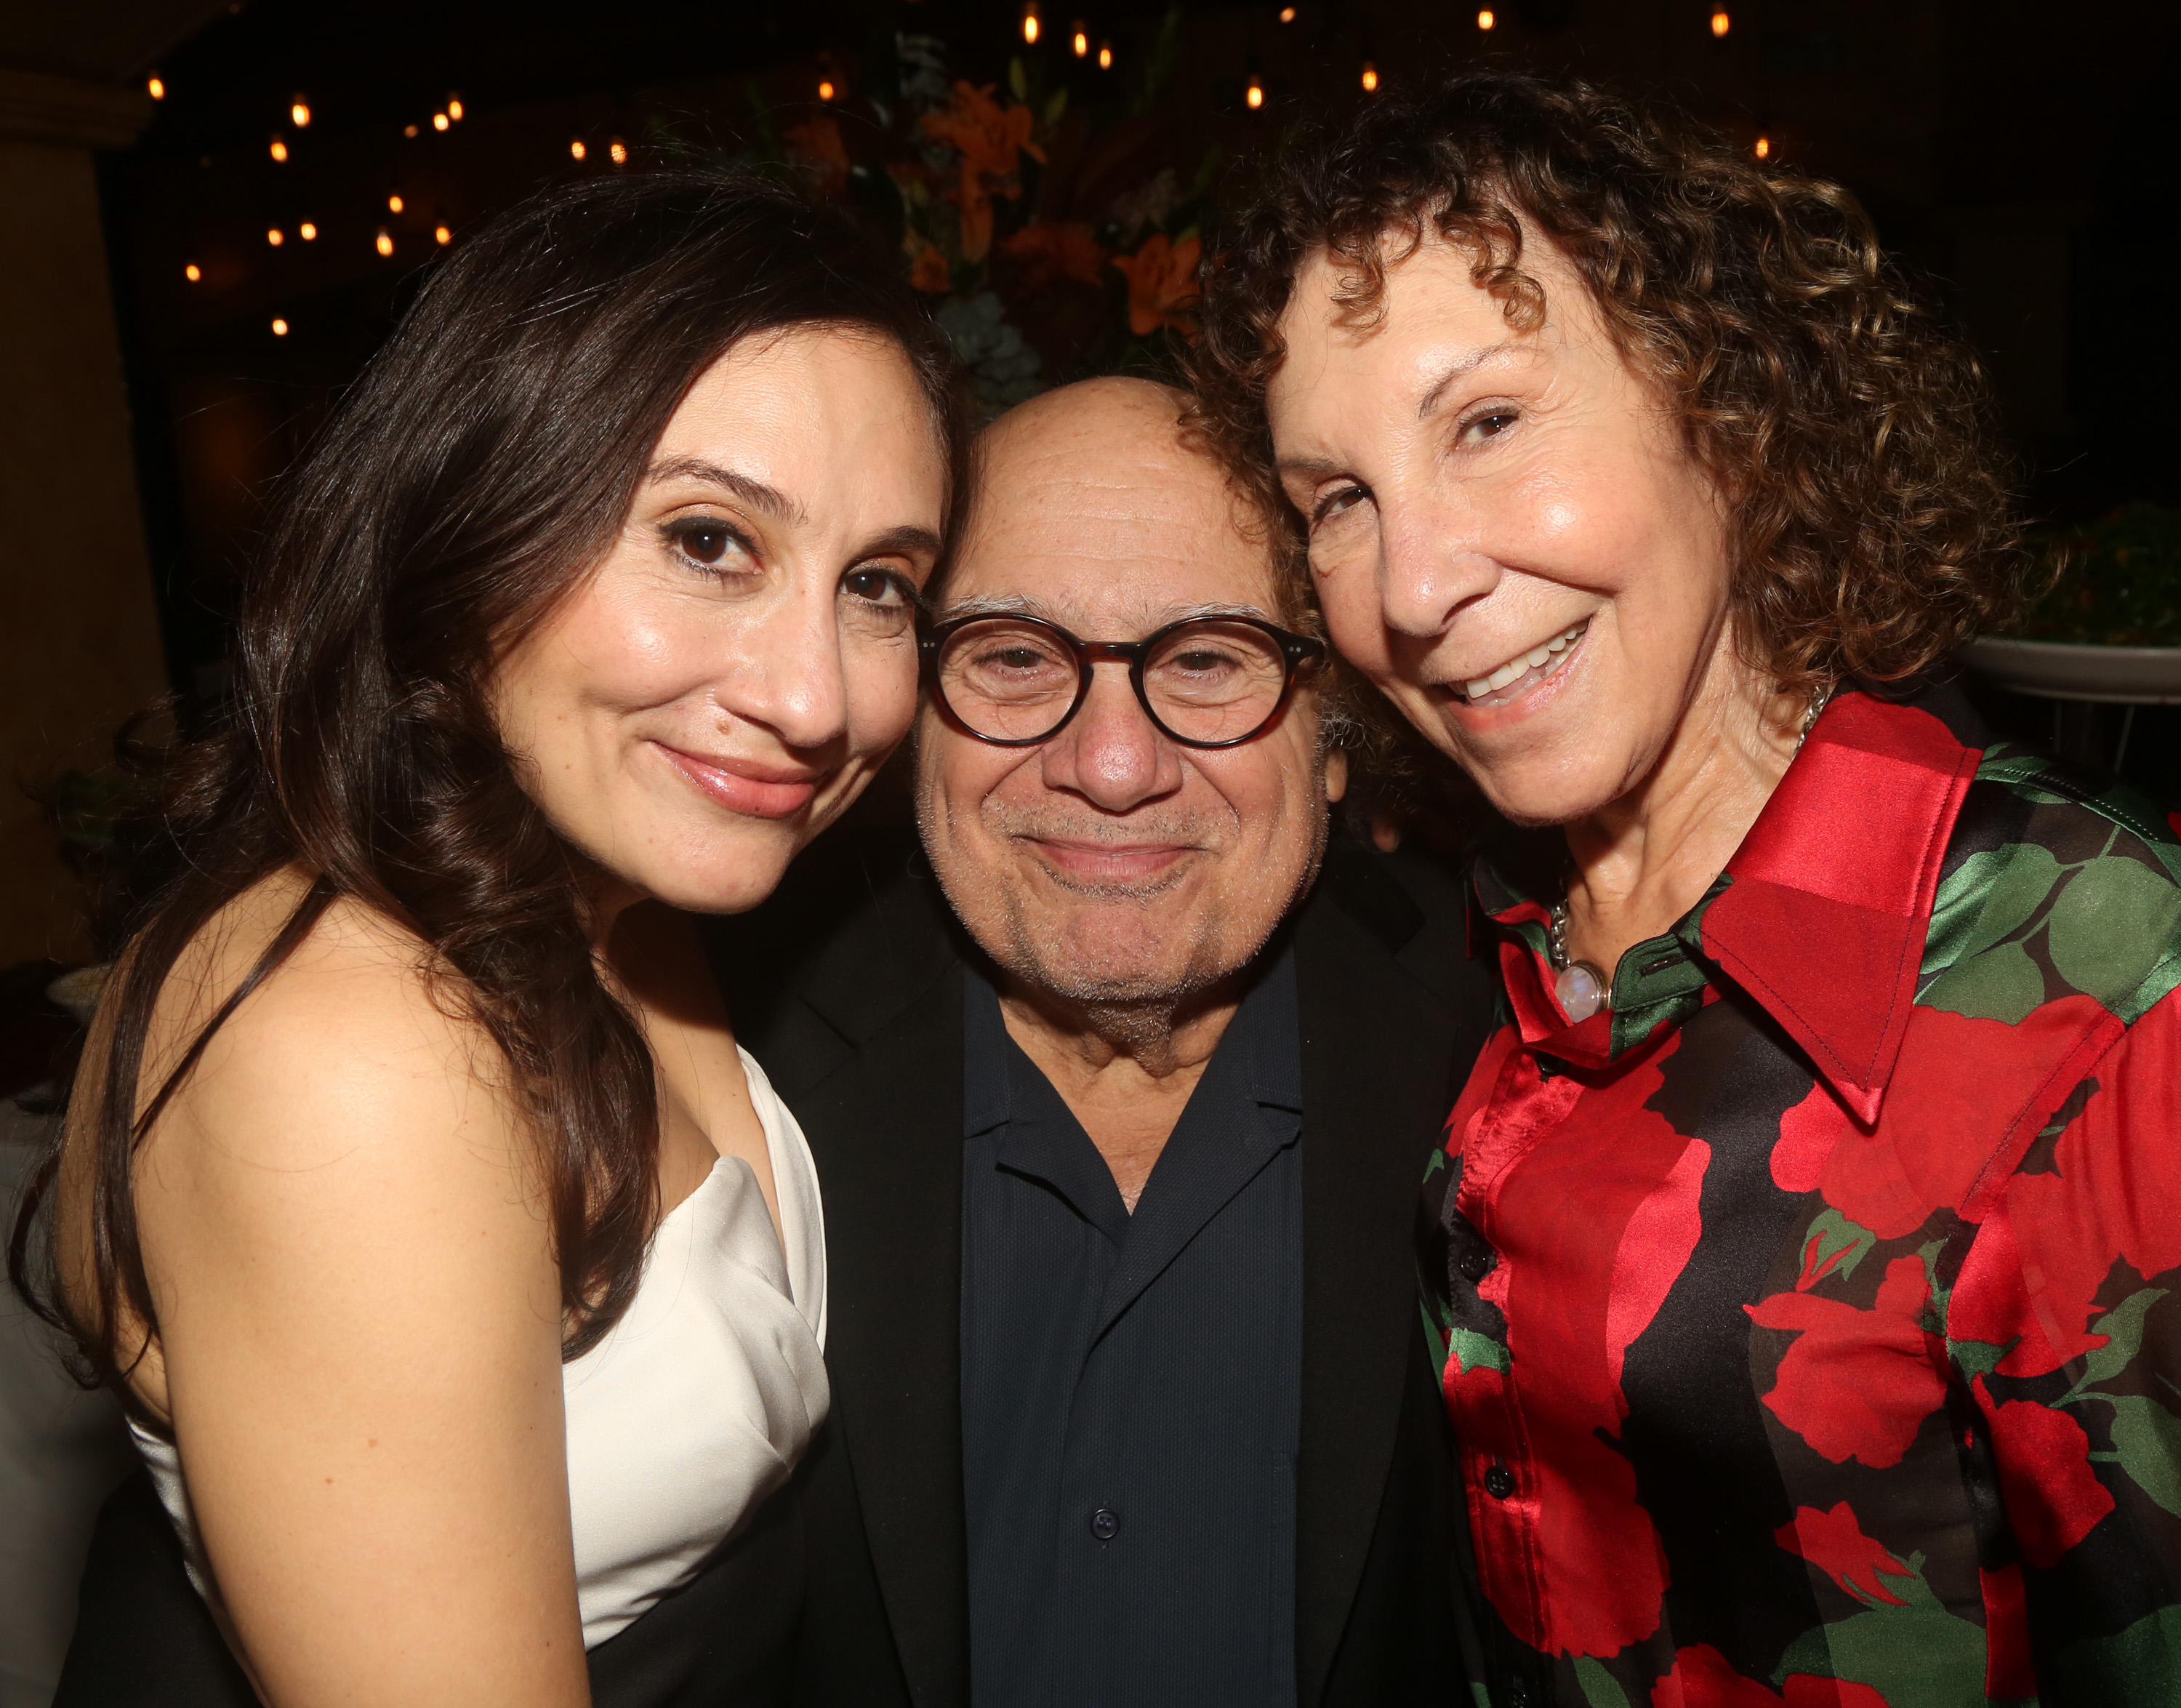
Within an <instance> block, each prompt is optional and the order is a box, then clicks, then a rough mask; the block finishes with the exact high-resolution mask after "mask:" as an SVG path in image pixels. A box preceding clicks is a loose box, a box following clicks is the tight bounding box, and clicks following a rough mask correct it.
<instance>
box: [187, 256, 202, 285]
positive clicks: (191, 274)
mask: <svg viewBox="0 0 2181 1708" xmlns="http://www.w3.org/2000/svg"><path fill="white" fill-rule="evenodd" d="M182 277H183V278H185V279H188V280H189V281H190V284H192V285H195V284H196V282H197V280H199V279H202V278H203V277H204V269H203V268H201V267H199V266H198V265H197V264H196V262H194V261H192V262H190V263H187V264H186V265H185V266H184V267H183V268H182Z"/></svg>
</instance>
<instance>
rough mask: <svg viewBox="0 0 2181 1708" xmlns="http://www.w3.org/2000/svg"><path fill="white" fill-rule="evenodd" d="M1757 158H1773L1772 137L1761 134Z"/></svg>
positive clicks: (1758, 141)
mask: <svg viewBox="0 0 2181 1708" xmlns="http://www.w3.org/2000/svg"><path fill="white" fill-rule="evenodd" d="M1757 158H1759V160H1770V158H1772V139H1771V138H1770V137H1769V136H1760V137H1759V138H1758V139H1757Z"/></svg>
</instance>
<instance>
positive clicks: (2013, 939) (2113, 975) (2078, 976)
mask: <svg viewBox="0 0 2181 1708" xmlns="http://www.w3.org/2000/svg"><path fill="white" fill-rule="evenodd" d="M2039 763H2040V762H2031V763H2030V765H2029V769H2027V770H2024V768H2023V766H2022V765H2021V764H2020V763H2018V762H2015V761H2012V760H2009V761H2005V762H2002V766H1999V767H1993V766H1985V767H1982V768H1980V769H1979V777H1984V776H1986V775H1988V774H1990V773H1991V772H1993V771H1995V770H2003V771H2007V775H2006V777H2004V779H2003V780H2005V781H2006V782H2008V783H2009V784H2010V786H2011V787H2013V788H2014V789H2015V790H2016V791H2017V792H2018V793H2021V794H2024V795H2025V796H2026V797H2028V798H2029V799H2033V800H2037V801H2039V802H2040V804H2053V805H2061V806H2068V805H2082V806H2085V807H2088V808H2089V809H2090V810H2091V811H2094V812H2096V813H2098V814H2099V815H2100V816H2101V817H2104V818H2106V819H2108V820H2110V821H2112V822H2113V824H2114V825H2115V829H2114V830H2113V832H2112V833H2111V834H2110V835H2108V837H2106V846H2105V848H2103V850H2101V852H2100V853H2099V854H2095V855H2094V856H2093V857H2091V858H2090V859H2088V860H2075V861H2072V862H2069V863H2068V864H2065V865H2063V864H2062V863H2061V862H2060V861H2059V860H2057V859H2055V858H2054V857H2053V855H2052V854H2051V851H2050V850H2049V849H2046V848H2043V847H2040V846H2039V845H2038V844H2036V843H2009V844H2008V845H2007V846H2006V847H2005V848H1994V849H1989V850H1982V851H1979V852H1978V853H1976V854H1971V855H1970V856H1969V857H1968V859H1967V860H1964V861H1963V862H1962V864H1961V865H1960V867H1959V868H1958V869H1957V871H1954V872H1953V873H1952V875H1951V876H1948V877H1947V878H1946V881H1945V882H1943V883H1941V885H1940V887H1939V893H1938V897H1937V898H1936V901H1935V904H1934V905H1933V908H1932V911H1931V926H1930V932H1929V934H1928V935H1927V936H1926V937H1925V939H1924V961H1923V965H1922V967H1921V969H1920V976H1921V983H1920V984H1919V987H1918V989H1917V992H1916V1000H1917V1001H1918V1002H1919V1003H1922V1004H1923V1005H1924V1007H1926V1008H1934V1009H1945V1010H1946V1011H1947V1012H1948V1013H1950V1014H1965V1015H1968V1016H1969V1017H1971V1018H1973V1019H1979V1020H2000V1021H2002V1022H2004V1023H2006V1024H2007V1025H2018V1024H2019V1023H2020V1022H2021V1021H2022V1020H2024V1018H2026V1017H2027V1016H2028V1015H2029V1013H2030V1012H2031V1011H2032V1010H2033V1009H2036V1008H2037V1007H2038V1006H2039V1005H2040V1003H2043V1002H2045V1000H2046V997H2047V994H2048V992H2047V984H2046V976H2045V970H2044V968H2043V967H2042V966H2040V965H2039V963H2038V959H2037V958H2036V957H2035V956H2034V955H2033V954H2032V953H2031V948H2032V946H2033V945H2034V944H2035V943H2037V942H2040V940H2041V942H2042V945H2043V948H2044V952H2045V959H2046V962H2048V963H2049V964H2050V965H2051V970H2052V971H2053V972H2054V973H2056V974H2057V975H2058V976H2059V978H2060V979H2061V981H2062V982H2064V983H2065V984H2066V985H2068V987H2072V988H2073V989H2074V990H2077V991H2079V992H2082V993H2083V994H2084V995H2085V996H2088V997H2092V998H2095V999H2096V1000H2097V1001H2098V1002H2100V1003H2102V1004H2104V1006H2105V1007H2106V1009H2109V1010H2110V1011H2111V1012H2112V1013H2113V1014H2117V1015H2118V1016H2119V1017H2120V1018H2121V1019H2122V1020H2126V1021H2128V1022H2129V1023H2131V1024H2133V1023H2134V1021H2135V1020H2137V1019H2138V1018H2139V1017H2140V1015H2141V1014H2143V1013H2144V1011H2145V1009H2148V1008H2149V1007H2150V1006H2151V1004H2152V1003H2155V1002H2156V1001H2157V1000H2158V999H2159V998H2161V997H2162V996H2164V995H2165V994H2166V992H2167V991H2169V990H2171V989H2172V988H2173V985H2174V983H2175V982H2176V981H2177V980H2181V883H2177V882H2176V875H2175V862H2174V861H2173V859H2172V858H2171V855H2170V848H2169V846H2168V845H2170V843H2172V841H2173V838H2172V836H2171V834H2170V833H2169V832H2167V831H2166V829H2165V827H2164V826H2162V825H2154V824H2151V823H2150V822H2148V821H2146V820H2145V816H2144V815H2142V814H2141V813H2139V812H2136V811H2135V810H2134V809H2133V803H2132V802H2131V801H2129V800H2125V799H2122V800H2115V801H2112V802H2110V803H2109V802H2107V801H2106V800H2104V799H2102V798H2100V799H2092V800H2088V801H2081V800H2078V799H2076V798H2075V797H2074V796H2073V795H2060V794H2055V793H2051V791H2049V790H2045V789H2040V788H2038V787H2037V782H2036V777H2037V775H2038V764H2039ZM2123 830H2125V831H2128V832H2133V833H2134V835H2135V836H2136V837H2138V838H2139V839H2140V840H2141V841H2143V842H2145V843H2148V844H2149V848H2148V850H2147V851H2148V852H2149V853H2150V854H2151V855H2152V856H2153V857H2154V858H2155V859H2156V861H2157V864H2156V865H2154V864H2152V863H2151V860H2145V859H2142V858H2139V857H2137V855H2136V854H2134V853H2120V852H2116V849H2117V848H2118V846H2119V841H2120V836H2121V833H2122V832H2123Z"/></svg>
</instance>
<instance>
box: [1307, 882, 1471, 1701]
mask: <svg viewBox="0 0 2181 1708" xmlns="http://www.w3.org/2000/svg"><path fill="white" fill-rule="evenodd" d="M1368 876H1371V877H1374V878H1377V879H1378V881H1379V882H1381V883H1383V884H1386V885H1389V886H1390V885H1391V884H1392V881H1391V880H1390V879H1388V878H1385V877H1384V876H1383V874H1380V873H1377V872H1371V873H1369V874H1368ZM1336 887H1338V879H1337V877H1336V876H1335V875H1334V874H1333V873H1332V872H1331V871H1328V879H1327V881H1326V882H1322V883H1321V885H1320V887H1319V890H1318V892H1317V894H1316V895H1315V896H1313V898H1312V899H1311V902H1310V903H1309V904H1308V905H1307V907H1306V910H1305V912H1304V914H1303V915H1302V917H1301V918H1300V920H1299V921H1298V922H1297V928H1296V938H1295V958H1296V959H1295V966H1296V974H1297V981H1298V987H1299V990H1298V994H1299V997H1300V1012H1301V1022H1302V1070H1303V1100H1304V1107H1305V1114H1304V1117H1303V1141H1302V1142H1303V1331H1302V1456H1301V1462H1300V1466H1299V1468H1298V1472H1297V1490H1296V1518H1295V1562H1296V1563H1295V1659H1296V1673H1297V1685H1298V1691H1299V1698H1298V1700H1300V1702H1301V1703H1303V1704H1304V1705H1306V1708H1308V1705H1310V1704H1312V1703H1315V1702H1317V1700H1319V1697H1320V1695H1321V1694H1322V1691H1323V1689H1324V1688H1325V1683H1326V1679H1327V1678H1328V1674H1329V1673H1330V1672H1331V1669H1332V1665H1333V1654H1334V1651H1335V1650H1336V1649H1337V1648H1338V1647H1339V1642H1340V1637H1341V1633H1342V1631H1343V1630H1344V1628H1345V1627H1346V1624H1347V1621H1348V1615H1349V1611H1350V1607H1351V1606H1352V1605H1353V1604H1354V1601H1355V1599H1356V1589H1357V1586H1358V1584H1359V1583H1360V1582H1361V1577H1362V1572H1363V1565H1364V1561H1365V1558H1366V1556H1367V1555H1368V1554H1369V1552H1370V1548H1371V1540H1372V1534H1373V1533H1374V1531H1375V1530H1376V1528H1377V1527H1378V1510H1379V1506H1380V1503H1381V1499H1382V1495H1383V1490H1384V1487H1385V1482H1386V1477H1387V1473H1388V1468H1389V1466H1390V1464H1391V1462H1392V1457H1393V1451H1394V1434H1395V1430H1396V1427H1397V1424H1398V1421H1399V1418H1400V1407H1401V1396H1402V1387H1403V1383H1404V1381H1405V1377H1406V1369H1407V1361H1408V1356H1409V1351H1410V1347H1409V1340H1410V1338H1411V1336H1413V1335H1416V1334H1418V1333H1420V1332H1421V1330H1420V1329H1419V1326H1418V1319H1417V1315H1416V1261H1415V1258H1414V1255H1413V1252H1412V1247H1411V1241H1412V1214H1413V1210H1412V1206H1413V1204H1414V1202H1415V1200H1416V1190H1417V1183H1418V1181H1419V1180H1422V1175H1423V1169H1424V1165H1425V1163H1426V1161H1427V1158H1428V1156H1429V1154H1430V1152H1431V1148H1432V1146H1433V1143H1434V1142H1435V1141H1436V1139H1437V1137H1438V1132H1439V1130H1440V1128H1441V1126H1442V1125H1443V1124H1444V1120H1445V1118H1446V1113H1447V1109H1448V1108H1449V1100H1450V1097H1451V1095H1452V1092H1451V1090H1450V1080H1451V1077H1452V1075H1453V1072H1454V1069H1455V1065H1456V1064H1455V1060H1454V1053H1455V1049H1456V1047H1457V1042H1458V1027H1457V1025H1456V1021H1455V1015H1454V1013H1453V1012H1452V1010H1451V1009H1449V1007H1448V1005H1447V1004H1446V1003H1444V1001H1442V1000H1441V999H1440V998H1438V997H1437V996H1435V995H1434V994H1433V992H1430V991H1428V990H1427V989H1426V988H1425V987H1423V985H1422V984H1421V983H1419V982H1418V981H1417V980H1416V978H1415V977H1414V976H1411V974H1410V973H1409V972H1407V971H1406V970H1404V969H1403V967H1402V966H1401V965H1400V963H1399V962H1398V961H1397V960H1396V959H1394V955H1395V953H1398V951H1399V950H1400V948H1401V947H1402V944H1401V942H1399V941H1392V940H1390V939H1391V938H1398V937H1401V936H1402V935H1403V932H1402V920H1401V915H1400V905H1401V904H1405V898H1403V897H1400V895H1399V890H1398V886H1394V898H1395V905H1394V908H1393V909H1392V915H1393V917H1392V920H1391V921H1390V922H1389V920H1388V919H1387V918H1385V917H1383V915H1386V914H1387V913H1388V911H1389V909H1388V908H1387V907H1386V905H1384V903H1385V901H1386V899H1387V898H1373V899H1375V900H1377V901H1378V902H1379V904H1380V905H1378V906H1377V907H1375V908H1372V907H1368V906H1367V907H1365V908H1364V909H1361V916H1362V917H1363V918H1365V919H1369V920H1372V929H1366V928H1365V927H1364V926H1362V925H1361V924H1359V923H1358V922H1357V919H1356V917H1354V916H1351V915H1350V912H1348V911H1345V910H1344V909H1343V908H1342V907H1341V906H1340V905H1339V904H1338V903H1337V902H1336V901H1334V900H1333V898H1332V896H1331V895H1330V894H1329V893H1328V892H1329V891H1331V890H1333V889H1334V888H1336ZM1407 905H1408V906H1409V908H1410V910H1411V912H1413V905H1412V904H1407ZM1374 915H1375V916H1374ZM1410 930H1411V931H1413V926H1410ZM1461 1065H1465V1066H1466V1064H1461Z"/></svg>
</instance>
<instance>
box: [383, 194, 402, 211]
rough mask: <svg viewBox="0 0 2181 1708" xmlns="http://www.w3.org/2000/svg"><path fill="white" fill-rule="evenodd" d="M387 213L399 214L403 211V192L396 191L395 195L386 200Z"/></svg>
mask: <svg viewBox="0 0 2181 1708" xmlns="http://www.w3.org/2000/svg"><path fill="white" fill-rule="evenodd" d="M386 211H387V212H388V213H400V211H401V192H400V191H398V190H397V191H395V192H394V194H393V195H391V196H388V197H387V198H386Z"/></svg>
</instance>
